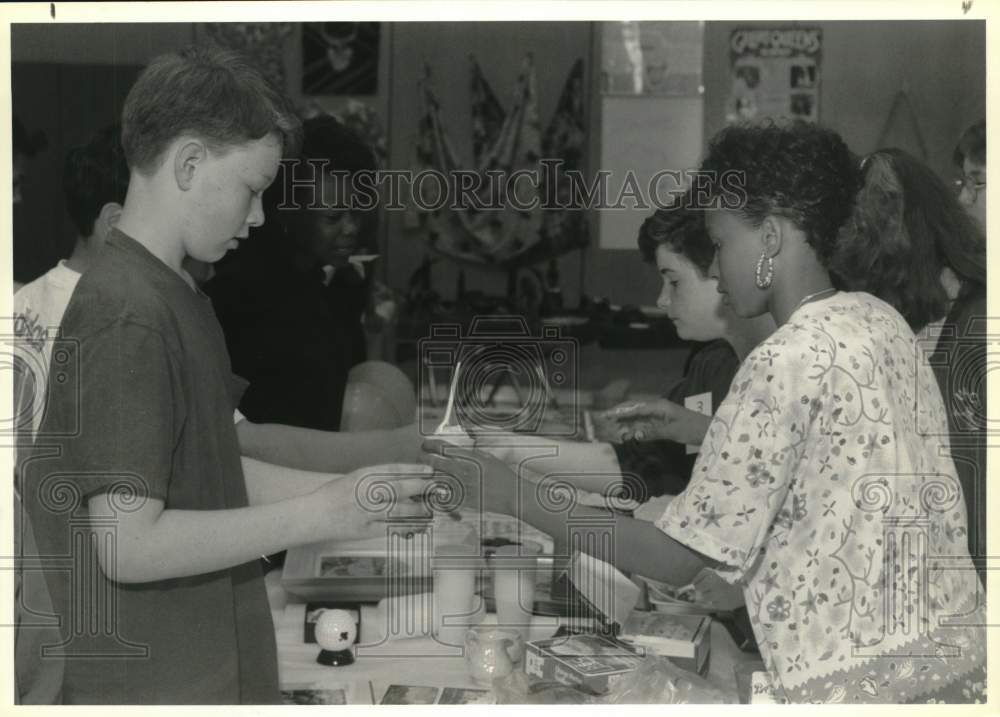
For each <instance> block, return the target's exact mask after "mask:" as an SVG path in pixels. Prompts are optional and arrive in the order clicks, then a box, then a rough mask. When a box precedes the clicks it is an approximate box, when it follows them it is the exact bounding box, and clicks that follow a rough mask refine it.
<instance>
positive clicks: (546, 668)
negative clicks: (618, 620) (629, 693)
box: [524, 634, 642, 694]
mask: <svg viewBox="0 0 1000 717" xmlns="http://www.w3.org/2000/svg"><path fill="white" fill-rule="evenodd" d="M526 648H527V649H526V651H525V656H524V671H525V672H526V673H527V674H528V675H531V676H534V677H537V678H539V679H542V680H554V681H555V682H558V683H560V684H563V685H570V686H578V685H582V686H584V687H585V688H588V689H589V690H591V691H593V692H596V693H599V694H603V693H605V692H607V691H608V690H609V689H610V688H611V687H612V686H613V685H614V684H615V682H617V681H618V680H620V679H621V678H622V677H624V676H625V675H627V674H628V673H630V672H632V671H633V670H635V669H636V668H637V667H638V666H639V663H640V662H641V661H642V658H641V657H640V656H639V655H637V654H636V653H635V651H634V650H632V649H631V648H629V647H628V646H627V645H622V644H620V643H616V642H614V641H612V640H609V639H608V638H606V637H601V636H600V635H595V634H581V635H570V636H568V637H550V638H548V639H545V640H535V641H533V642H529V643H527V646H526Z"/></svg>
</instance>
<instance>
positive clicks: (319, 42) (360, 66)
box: [302, 22, 380, 95]
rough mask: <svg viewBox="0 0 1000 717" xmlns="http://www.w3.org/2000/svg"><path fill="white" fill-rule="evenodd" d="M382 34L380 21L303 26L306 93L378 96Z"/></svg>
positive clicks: (304, 85) (306, 24)
mask: <svg viewBox="0 0 1000 717" xmlns="http://www.w3.org/2000/svg"><path fill="white" fill-rule="evenodd" d="M379 35H380V25H379V23H377V22H305V23H302V93H303V94H306V95H374V94H375V93H376V91H377V90H378V57H379Z"/></svg>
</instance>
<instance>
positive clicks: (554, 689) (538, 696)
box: [493, 670, 597, 705]
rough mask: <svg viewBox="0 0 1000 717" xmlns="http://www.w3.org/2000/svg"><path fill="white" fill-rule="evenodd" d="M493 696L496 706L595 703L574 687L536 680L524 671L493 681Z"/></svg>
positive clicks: (592, 698) (589, 696)
mask: <svg viewBox="0 0 1000 717" xmlns="http://www.w3.org/2000/svg"><path fill="white" fill-rule="evenodd" d="M493 694H494V695H495V696H496V704H498V705H582V704H589V703H593V702H596V701H597V698H596V697H595V696H594V695H590V694H587V693H586V692H583V691H581V690H580V689H578V688H576V687H568V686H566V685H561V684H559V683H558V682H552V681H548V680H545V681H543V680H538V679H536V678H534V677H530V676H528V675H527V674H525V672H524V670H514V671H513V672H512V673H510V674H509V675H507V676H506V677H501V678H497V679H495V680H493Z"/></svg>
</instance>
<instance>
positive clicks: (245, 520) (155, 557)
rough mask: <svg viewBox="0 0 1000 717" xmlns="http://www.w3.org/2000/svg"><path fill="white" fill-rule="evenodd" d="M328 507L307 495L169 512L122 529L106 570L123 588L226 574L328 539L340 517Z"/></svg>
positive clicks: (105, 566)
mask: <svg viewBox="0 0 1000 717" xmlns="http://www.w3.org/2000/svg"><path fill="white" fill-rule="evenodd" d="M322 506H323V504H322V503H320V502H318V501H316V500H314V499H313V498H312V496H310V495H308V494H306V495H302V496H298V497H296V498H291V499H289V500H285V501H280V502H277V503H269V504H267V505H259V506H251V507H248V508H236V509H230V510H206V511H202V510H164V511H162V512H161V513H160V514H159V516H158V517H157V518H156V519H155V520H154V521H153V522H152V524H151V525H149V526H143V527H142V529H140V530H135V531H130V530H127V529H120V530H119V531H118V532H117V537H116V540H117V541H118V544H117V545H116V550H115V553H116V556H117V559H116V560H115V561H114V562H113V563H112V564H108V562H107V561H104V560H102V567H103V568H104V571H105V573H106V574H107V575H108V577H109V578H111V579H112V580H117V581H118V582H123V583H143V582H151V581H156V580H167V579H170V578H179V577H188V576H192V575H201V574H204V573H210V572H214V571H217V570H223V569H226V568H230V567H232V566H234V565H240V564H242V563H246V562H249V561H251V560H255V559H257V558H259V557H260V556H261V555H268V554H271V553H275V552H278V551H280V550H284V549H286V548H289V547H293V546H296V545H302V544H305V543H311V542H319V541H321V540H324V539H327V537H328V536H329V535H331V533H332V532H333V531H332V530H331V526H332V525H333V521H335V520H336V516H334V515H329V514H326V513H325V512H324V510H323V507H322ZM130 535H134V536H135V537H132V538H130V537H129V536H130ZM206 546H210V547H211V549H206Z"/></svg>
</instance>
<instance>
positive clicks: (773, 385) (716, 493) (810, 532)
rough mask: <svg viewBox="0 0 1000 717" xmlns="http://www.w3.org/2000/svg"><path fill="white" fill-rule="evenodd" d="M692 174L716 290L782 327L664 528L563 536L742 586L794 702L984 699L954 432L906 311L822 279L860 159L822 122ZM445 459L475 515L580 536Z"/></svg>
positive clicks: (622, 564) (737, 385) (545, 511)
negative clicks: (942, 444)
mask: <svg viewBox="0 0 1000 717" xmlns="http://www.w3.org/2000/svg"><path fill="white" fill-rule="evenodd" d="M702 170H704V171H705V172H706V173H707V174H708V175H709V176H710V177H712V178H713V179H714V181H712V182H711V188H710V191H709V193H708V194H709V197H708V198H709V199H710V200H712V202H713V204H712V208H711V209H710V210H709V211H708V212H707V214H706V227H707V230H708V234H709V237H710V238H711V240H712V242H713V244H715V247H716V257H715V261H714V262H713V265H712V268H711V270H710V275H713V276H715V277H716V278H717V279H718V282H719V291H720V292H721V293H722V294H723V296H724V300H725V301H727V302H728V303H729V305H730V306H731V307H732V309H733V311H734V312H735V313H736V314H737V315H739V316H744V317H754V316H761V315H763V314H770V315H771V317H772V318H773V319H774V322H775V324H776V325H777V327H778V328H777V330H776V331H775V332H774V333H773V334H772V335H771V336H770V337H769V338H768V339H766V340H765V341H763V342H762V343H761V344H760V345H758V346H757V347H756V348H755V349H754V350H753V351H751V353H750V355H749V356H748V357H747V358H746V360H744V362H743V364H742V366H741V367H740V369H739V371H738V373H737V374H736V377H735V378H734V379H733V383H732V386H731V388H730V392H729V394H728V395H727V397H726V398H725V400H724V401H723V402H722V404H721V405H720V406H719V409H718V411H716V414H715V416H714V418H713V419H712V423H711V424H710V426H709V429H708V434H707V436H706V437H705V440H704V442H703V443H702V445H701V450H700V452H699V456H698V460H697V463H696V464H695V467H694V471H693V473H692V476H691V482H690V483H689V484H688V486H687V488H686V489H685V490H684V491H683V492H682V493H681V494H680V495H678V496H677V497H676V498H675V499H674V500H673V501H672V502H671V503H670V505H669V506H668V507H667V508H666V510H665V512H664V514H663V515H662V516H661V517H660V518H659V519H658V520H657V521H656V522H655V524H652V525H650V524H640V523H641V521H636V520H634V519H631V518H628V517H626V516H622V515H608V514H607V513H604V514H601V513H599V512H597V513H594V514H593V515H592V514H591V513H590V512H589V510H596V509H589V510H588V509H583V508H580V507H579V506H571V510H572V517H573V521H572V522H575V523H577V524H579V522H580V521H581V520H582V519H584V518H588V519H589V518H591V517H593V518H594V520H593V521H589V520H588V524H587V526H586V530H587V531H588V532H589V533H595V532H599V531H600V530H606V531H607V532H608V536H607V537H606V538H604V542H602V540H601V538H600V537H597V538H596V539H595V538H594V537H593V536H581V537H585V538H587V539H586V542H584V541H582V540H581V541H578V542H577V544H580V545H587V546H593V547H592V548H590V549H589V550H588V552H591V550H592V551H593V552H592V554H593V555H594V557H597V558H599V559H602V560H606V561H609V562H613V563H614V564H615V565H616V566H617V567H618V568H619V569H621V570H625V571H628V572H635V573H639V574H641V575H644V576H648V577H651V578H653V579H656V580H662V581H666V582H671V583H674V584H683V583H684V582H686V581H688V580H690V578H691V576H692V575H693V574H695V573H696V572H697V571H699V570H701V569H702V568H703V567H705V566H708V567H710V568H712V569H713V570H714V571H715V572H716V573H718V575H719V576H720V577H722V578H723V579H725V580H727V581H729V582H731V583H734V584H738V585H740V586H741V587H742V589H743V594H744V597H745V599H746V604H747V608H748V610H749V613H750V619H751V625H752V627H753V631H754V635H755V637H756V639H757V643H758V645H759V647H760V650H761V654H762V656H763V658H764V661H765V664H766V665H767V669H768V673H769V675H770V678H771V681H772V683H773V685H774V687H775V689H776V690H777V691H778V692H779V693H780V694H782V695H784V697H786V698H787V699H788V700H789V701H792V702H833V703H860V702H880V703H898V702H909V701H927V700H932V699H933V700H945V701H958V702H971V701H975V700H981V699H983V698H984V695H983V685H984V682H985V649H986V645H985V636H984V633H983V629H982V628H981V627H980V628H973V627H966V626H967V625H982V624H984V622H985V619H984V618H985V615H984V613H983V610H982V608H981V607H980V606H978V605H977V592H976V589H975V584H976V577H975V571H974V570H973V568H972V562H971V560H970V558H969V555H968V549H967V547H966V545H965V531H966V518H965V507H964V503H963V501H962V494H961V490H960V488H958V486H957V484H956V482H955V481H954V479H953V478H952V477H953V476H954V474H955V467H954V464H953V463H952V461H951V459H950V458H948V457H947V456H946V455H945V456H942V455H940V454H939V451H938V446H937V445H936V444H935V442H934V441H931V440H928V438H927V437H928V436H934V435H938V436H945V435H946V431H947V423H946V418H945V413H944V407H943V405H942V401H941V394H940V391H939V390H938V388H937V385H936V383H935V380H934V377H933V375H932V373H931V371H930V369H929V368H928V367H927V366H926V365H925V364H924V363H923V362H920V361H918V360H917V355H916V350H915V349H916V343H915V338H914V335H913V333H912V331H911V330H910V328H909V327H908V326H907V325H906V322H905V321H904V320H903V318H902V317H901V316H900V315H899V313H898V312H897V311H896V310H895V309H893V308H892V307H891V306H889V305H888V304H886V303H885V302H883V301H881V300H879V299H877V298H875V297H874V296H871V295H869V294H866V293H862V292H840V291H837V289H836V288H835V287H834V282H833V277H832V276H831V273H830V261H831V258H832V256H833V255H834V253H835V248H836V239H837V236H838V232H839V229H840V227H841V226H842V225H843V224H844V222H846V221H847V219H848V217H849V216H850V215H851V211H852V209H853V206H854V199H855V196H856V193H857V190H858V188H859V186H860V183H861V177H860V173H859V169H858V164H857V161H856V160H855V159H854V157H852V155H851V153H850V152H849V151H848V149H847V147H846V145H845V144H844V142H843V140H841V138H840V137H839V136H838V135H837V134H835V133H834V132H831V131H829V130H825V129H822V128H819V127H816V126H813V125H806V124H803V123H796V124H790V125H787V126H779V125H774V124H767V125H757V126H732V127H728V128H726V129H724V130H723V131H722V132H720V133H719V134H718V135H716V137H715V138H714V139H713V140H712V142H711V144H710V147H709V150H708V155H707V157H706V158H705V160H704V162H703V164H702ZM427 448H428V450H442V448H441V446H440V444H430V445H428V446H427ZM444 453H445V455H441V456H439V455H435V456H433V457H432V458H431V461H432V462H433V463H434V464H435V466H436V467H437V468H438V469H439V470H441V471H442V472H443V473H447V474H450V475H452V476H455V477H457V478H458V479H459V480H461V482H462V487H463V488H464V489H465V490H466V493H467V495H468V496H469V499H470V500H472V501H475V500H476V499H480V500H481V504H482V505H483V507H484V508H485V509H489V510H495V511H497V512H501V513H507V514H511V515H517V516H519V517H520V518H521V519H523V520H525V521H527V522H528V523H530V524H532V525H535V526H537V527H538V528H540V529H542V530H545V531H546V532H549V533H550V534H555V533H557V532H559V531H565V530H567V529H568V527H567V526H570V522H571V521H568V520H567V518H566V516H565V515H563V514H561V513H559V512H558V511H557V508H558V506H557V505H556V501H553V500H552V499H551V498H552V496H551V495H549V494H548V493H547V492H546V488H545V482H544V481H543V483H542V484H541V485H540V486H539V487H536V488H534V489H531V488H530V487H529V486H528V485H527V484H524V483H523V482H522V481H521V480H520V479H519V477H518V476H517V475H515V474H514V473H513V472H512V471H511V470H510V469H508V468H507V467H506V466H505V465H504V464H502V463H500V462H499V461H496V460H495V459H492V458H491V457H487V456H483V455H482V454H476V453H475V452H472V451H460V450H452V449H450V448H449V449H448V450H447V451H444ZM553 487H558V488H563V485H561V484H560V485H558V486H556V485H555V484H553ZM571 528H572V526H570V529H571ZM569 542H570V544H573V542H572V540H570V541H569ZM601 546H606V547H601ZM938 556H947V558H946V562H945V560H944V559H943V558H942V557H938ZM952 615H961V616H963V618H962V619H961V620H960V622H961V623H962V624H961V625H955V624H952V623H955V622H959V621H958V620H952V621H950V622H949V621H948V620H944V619H943V618H945V617H946V616H952ZM942 623H943V624H942Z"/></svg>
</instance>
